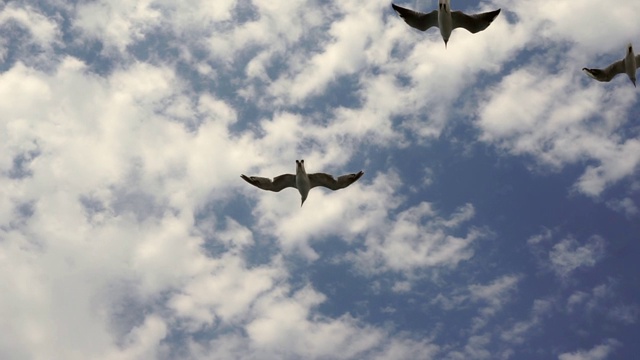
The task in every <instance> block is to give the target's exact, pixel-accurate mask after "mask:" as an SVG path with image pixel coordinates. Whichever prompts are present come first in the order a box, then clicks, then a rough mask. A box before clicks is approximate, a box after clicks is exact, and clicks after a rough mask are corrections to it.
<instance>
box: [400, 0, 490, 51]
mask: <svg viewBox="0 0 640 360" xmlns="http://www.w3.org/2000/svg"><path fill="white" fill-rule="evenodd" d="M449 2H450V0H439V1H438V10H434V11H432V12H430V13H421V12H418V11H413V10H410V9H405V8H403V7H400V6H398V5H396V4H391V6H392V7H393V9H394V10H395V11H396V12H397V13H398V15H400V17H401V18H403V19H404V21H405V22H406V23H407V24H409V26H411V27H413V28H416V29H418V30H422V31H425V30H427V29H429V28H431V27H433V26H437V27H438V28H439V29H440V34H441V35H442V39H443V40H444V47H447V42H449V37H450V36H451V32H452V31H453V29H455V28H459V27H460V28H463V29H466V30H468V31H469V32H470V33H472V34H475V33H477V32H479V31H482V30H484V29H486V28H487V27H488V26H489V25H491V23H492V22H493V20H494V19H495V18H496V16H498V14H500V10H501V9H498V10H494V11H489V12H485V13H480V14H473V15H467V14H465V13H463V12H462V11H451V5H450V4H449Z"/></svg>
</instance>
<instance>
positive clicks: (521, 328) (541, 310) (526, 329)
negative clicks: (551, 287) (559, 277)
mask: <svg viewBox="0 0 640 360" xmlns="http://www.w3.org/2000/svg"><path fill="white" fill-rule="evenodd" d="M552 306H553V302H552V301H550V300H545V299H536V300H534V301H533V306H532V309H531V315H530V317H529V319H527V320H522V321H518V322H516V323H515V324H513V325H512V326H511V327H510V328H509V329H507V330H504V331H502V332H501V334H500V338H501V339H502V340H503V341H505V342H507V343H511V344H522V343H524V342H525V341H526V340H527V338H528V337H530V336H531V333H532V332H535V331H539V330H540V327H541V326H542V322H543V321H544V317H545V316H546V315H547V314H549V312H550V311H551V308H552Z"/></svg>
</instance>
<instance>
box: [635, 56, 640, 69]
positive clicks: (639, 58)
mask: <svg viewBox="0 0 640 360" xmlns="http://www.w3.org/2000/svg"><path fill="white" fill-rule="evenodd" d="M636 68H640V54H638V55H636Z"/></svg>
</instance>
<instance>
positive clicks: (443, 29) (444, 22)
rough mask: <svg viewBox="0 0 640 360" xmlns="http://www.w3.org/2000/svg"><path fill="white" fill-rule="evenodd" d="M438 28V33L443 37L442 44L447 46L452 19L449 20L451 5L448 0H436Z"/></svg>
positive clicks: (451, 28) (451, 29)
mask: <svg viewBox="0 0 640 360" xmlns="http://www.w3.org/2000/svg"><path fill="white" fill-rule="evenodd" d="M438 28H439V29H440V35H442V38H443V39H444V46H445V47H447V42H449V38H450V37H451V32H452V31H453V21H452V20H451V5H450V3H449V0H439V1H438Z"/></svg>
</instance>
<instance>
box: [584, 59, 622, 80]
mask: <svg viewBox="0 0 640 360" xmlns="http://www.w3.org/2000/svg"><path fill="white" fill-rule="evenodd" d="M582 70H584V71H585V72H586V73H587V75H589V76H591V77H592V78H594V79H596V80H598V81H605V82H609V81H611V79H613V78H614V77H615V76H616V75H618V74H622V73H624V72H625V69H624V59H622V60H620V61H616V62H614V63H613V64H611V65H609V66H607V68H606V69H588V68H584V69H582Z"/></svg>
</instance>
